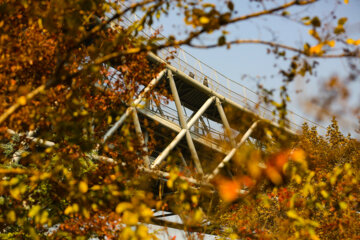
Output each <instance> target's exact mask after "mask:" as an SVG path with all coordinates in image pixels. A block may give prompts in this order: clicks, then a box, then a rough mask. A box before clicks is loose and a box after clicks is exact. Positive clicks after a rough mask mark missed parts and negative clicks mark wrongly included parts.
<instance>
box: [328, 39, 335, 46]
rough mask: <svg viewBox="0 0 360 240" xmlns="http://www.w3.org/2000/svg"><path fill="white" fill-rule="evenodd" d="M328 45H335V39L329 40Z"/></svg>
mask: <svg viewBox="0 0 360 240" xmlns="http://www.w3.org/2000/svg"><path fill="white" fill-rule="evenodd" d="M327 45H329V46H330V47H335V40H331V41H327Z"/></svg>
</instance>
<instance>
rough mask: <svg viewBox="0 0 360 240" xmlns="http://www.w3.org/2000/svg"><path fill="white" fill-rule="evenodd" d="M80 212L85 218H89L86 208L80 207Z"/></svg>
mask: <svg viewBox="0 0 360 240" xmlns="http://www.w3.org/2000/svg"><path fill="white" fill-rule="evenodd" d="M82 214H83V216H84V217H85V218H90V212H89V211H88V210H87V209H86V208H83V209H82Z"/></svg>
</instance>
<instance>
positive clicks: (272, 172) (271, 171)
mask: <svg viewBox="0 0 360 240" xmlns="http://www.w3.org/2000/svg"><path fill="white" fill-rule="evenodd" d="M265 173H266V175H267V176H268V178H269V179H270V180H271V182H273V183H274V184H276V185H279V184H281V183H282V182H283V180H282V177H281V175H280V173H279V172H278V171H277V170H276V168H274V167H272V166H268V167H267V168H266V170H265Z"/></svg>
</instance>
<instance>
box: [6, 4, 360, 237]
mask: <svg viewBox="0 0 360 240" xmlns="http://www.w3.org/2000/svg"><path fill="white" fill-rule="evenodd" d="M253 2H255V3H257V4H260V8H258V11H257V10H255V11H254V12H252V13H249V14H247V15H243V16H238V15H237V13H236V8H237V7H238V6H237V5H240V3H238V2H237V1H230V0H229V1H210V2H205V1H198V0H176V1H163V0H141V1H119V0H114V1H104V0H74V1H53V0H45V1H33V0H4V1H1V3H0V56H1V57H0V144H1V145H0V238H2V239H47V238H51V239H52V238H54V239H73V238H76V239H77V238H79V239H87V238H89V237H99V238H106V237H107V239H113V238H114V239H118V238H119V239H156V235H155V234H153V233H151V231H149V230H148V227H147V225H146V223H155V224H161V222H160V221H159V220H158V219H156V218H154V217H153V211H154V210H166V211H172V212H174V213H176V214H178V215H179V216H180V217H181V218H182V220H183V222H184V226H183V227H184V230H190V231H199V232H202V233H205V232H206V233H212V234H216V235H219V236H224V237H230V238H234V239H236V238H241V237H248V238H265V239H267V238H269V239H270V238H279V239H283V238H294V239H295V238H304V239H309V238H312V239H319V238H321V239H322V238H324V239H337V238H338V239H344V238H345V239H347V238H349V239H350V238H358V237H359V236H360V222H359V220H358V219H359V217H360V215H359V211H360V209H359V198H360V195H359V188H358V186H359V181H360V175H359V167H360V165H359V163H360V162H359V161H360V145H359V142H358V141H357V140H354V139H352V138H351V137H350V136H348V137H346V136H343V135H342V134H341V132H340V131H339V128H338V125H337V122H336V120H333V123H332V125H331V126H329V127H328V130H327V134H326V135H325V136H319V135H318V134H317V132H316V129H314V128H310V127H308V126H307V125H305V126H304V127H303V132H302V133H301V134H299V135H298V136H297V140H294V139H292V141H291V142H290V140H289V139H286V138H285V137H283V138H282V141H279V142H274V141H267V142H265V143H262V144H257V143H253V144H251V143H249V144H247V145H244V146H243V147H242V148H241V149H240V151H239V152H241V154H240V153H239V154H237V155H236V156H235V157H234V161H233V163H232V165H231V166H232V167H233V168H234V169H237V170H236V171H234V172H235V173H236V175H235V176H233V178H232V179H230V178H228V177H226V176H217V177H216V178H214V180H213V181H211V182H210V183H206V184H205V183H204V184H202V185H196V184H194V183H192V182H189V181H187V180H186V179H185V178H182V176H183V175H186V174H185V173H184V171H183V170H182V169H180V168H179V167H178V165H177V164H176V159H175V160H174V161H173V162H174V164H172V165H169V166H167V168H168V169H167V170H168V172H169V176H167V177H166V179H165V180H166V181H163V180H164V179H162V180H159V179H158V177H155V176H154V175H153V174H145V173H144V168H139V167H138V166H140V165H142V164H143V163H144V160H143V156H144V146H143V142H142V141H140V140H139V138H138V136H137V133H136V131H135V129H134V126H133V125H132V124H131V122H130V121H129V122H126V123H125V124H124V125H123V126H122V127H121V128H120V129H119V130H118V135H117V137H112V138H109V139H108V140H107V141H106V142H105V141H104V139H103V136H104V134H105V133H106V131H107V130H108V129H109V128H110V127H111V126H112V125H113V124H114V122H115V121H117V120H119V118H120V116H121V115H122V113H124V111H125V110H126V107H127V105H131V102H132V101H133V99H135V98H137V97H138V96H139V94H141V92H142V90H143V88H144V86H146V85H147V84H148V83H149V82H150V81H151V80H152V79H154V78H155V77H156V76H157V74H158V73H159V72H161V71H162V70H163V66H162V65H161V64H157V65H155V64H153V63H151V62H149V60H148V58H147V54H148V53H149V52H154V53H156V52H157V51H159V50H160V49H165V48H166V49H169V48H171V49H175V51H176V48H177V47H180V46H182V45H187V46H191V47H195V48H212V47H217V46H227V47H228V48H230V47H231V46H232V45H234V44H248V43H253V44H260V45H267V46H268V47H269V51H270V53H271V54H275V55H276V56H279V57H284V58H285V57H286V56H287V54H288V55H289V54H290V55H289V56H291V57H289V58H288V61H289V69H288V70H284V71H282V72H281V74H282V75H283V77H284V78H285V81H284V85H283V87H282V88H281V101H280V102H275V101H274V100H272V98H271V96H270V95H269V96H267V97H265V98H264V99H265V103H271V104H273V105H274V106H275V108H276V110H275V112H276V114H278V115H279V116H280V122H279V125H280V126H286V124H287V121H286V109H287V108H286V106H287V102H288V101H289V96H288V95H289V93H288V91H287V86H288V84H291V82H292V81H293V80H294V78H295V77H296V76H299V75H301V76H304V75H306V74H312V71H313V68H314V67H316V64H314V61H315V59H318V58H347V59H356V60H358V58H359V47H358V46H359V45H360V42H359V41H360V40H357V39H351V38H349V37H347V35H346V21H347V19H346V16H344V17H338V19H332V21H333V22H335V27H333V28H332V29H331V31H330V30H329V28H327V27H325V26H324V24H323V22H322V19H320V17H318V16H305V17H301V18H300V19H297V20H298V21H299V22H300V23H301V24H304V25H306V26H308V27H309V34H310V35H311V36H312V37H313V38H314V40H315V41H316V43H315V44H310V43H306V44H305V45H304V46H303V47H301V48H297V47H294V46H288V45H284V44H283V43H280V42H276V41H273V42H268V41H263V40H261V39H235V40H227V38H228V37H227V36H228V35H229V33H228V32H227V31H226V28H227V26H231V25H234V24H237V23H239V22H245V21H248V20H249V19H252V18H259V17H262V16H267V15H271V14H280V15H282V17H284V21H286V18H288V17H289V14H290V13H289V11H288V10H289V9H290V8H302V7H304V6H309V5H311V4H316V3H317V2H318V1H316V0H294V1H285V2H284V1H249V3H247V4H253ZM347 2H348V1H347V0H345V1H343V2H340V1H339V4H347ZM241 4H243V3H241ZM174 12H176V13H179V14H181V17H182V19H183V22H182V23H181V24H184V25H185V26H188V27H189V29H190V30H188V31H187V32H186V33H185V35H183V38H181V39H180V38H176V37H175V36H166V37H163V36H162V35H160V34H159V33H158V32H155V34H153V35H152V36H150V37H144V35H143V34H141V31H142V30H143V29H146V28H148V27H151V25H152V24H153V23H154V21H157V20H158V19H161V18H162V17H163V16H165V15H168V14H173V13H174ZM134 13H136V14H138V15H139V16H140V19H139V20H137V21H134V22H131V23H128V24H124V22H125V18H126V17H128V16H129V15H131V14H134ZM209 34H215V35H216V36H218V37H217V41H216V42H215V43H209V42H206V43H205V44H201V41H200V40H201V39H202V38H203V37H204V36H207V35H209ZM336 47H337V48H336ZM334 49H335V50H334ZM264 54H266V53H264ZM169 58H171V55H169ZM349 64H353V62H351V61H350V62H349ZM352 67H353V69H354V71H356V70H357V68H358V66H356V65H355V66H353V65H352ZM351 80H352V81H356V80H358V77H357V76H353V78H352V79H351ZM334 81H335V80H333V82H330V85H329V86H330V87H338V86H339V84H336V81H335V82H334ZM331 83H332V85H331ZM344 91H345V90H344ZM264 92H266V91H265V90H264ZM340 93H341V92H340ZM145 95H146V96H145V97H146V98H147V99H151V100H153V101H167V99H172V96H170V94H169V93H168V92H167V90H166V89H165V88H161V87H159V88H156V90H154V91H150V92H149V93H147V94H145ZM151 124H152V123H145V127H147V128H148V132H149V139H150V140H149V143H148V145H147V148H148V151H150V152H151V151H152V149H153V147H154V146H155V145H156V144H157V139H156V138H155V137H154V136H153V126H152V125H151ZM259 145H261V146H259ZM174 158H176V156H174ZM260 166H262V167H260ZM192 170H193V169H190V172H192ZM194 177H195V178H199V176H194ZM164 188H166V190H167V193H170V194H167V195H165V196H163V195H162V194H163V192H164ZM244 188H245V189H246V192H245V193H242V192H241V191H240V190H242V189H244ZM204 223H209V224H204ZM173 227H176V226H173Z"/></svg>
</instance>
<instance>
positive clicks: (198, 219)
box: [193, 209, 204, 223]
mask: <svg viewBox="0 0 360 240" xmlns="http://www.w3.org/2000/svg"><path fill="white" fill-rule="evenodd" d="M203 214H204V213H203V212H202V211H201V209H197V210H196V211H195V214H194V217H193V220H194V222H196V223H200V222H201V220H202V219H203Z"/></svg>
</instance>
